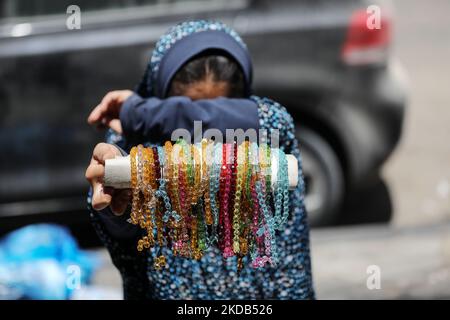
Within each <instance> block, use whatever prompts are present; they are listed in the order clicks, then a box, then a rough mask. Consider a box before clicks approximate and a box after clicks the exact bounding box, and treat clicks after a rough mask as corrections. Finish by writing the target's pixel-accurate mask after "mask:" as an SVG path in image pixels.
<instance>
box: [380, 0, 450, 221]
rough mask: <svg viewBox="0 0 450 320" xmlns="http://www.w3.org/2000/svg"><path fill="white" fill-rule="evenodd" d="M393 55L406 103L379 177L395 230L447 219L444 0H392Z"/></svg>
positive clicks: (448, 73) (449, 22)
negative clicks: (403, 79)
mask: <svg viewBox="0 0 450 320" xmlns="http://www.w3.org/2000/svg"><path fill="white" fill-rule="evenodd" d="M394 4H395V16H394V19H395V20H394V22H395V24H394V28H395V39H394V41H395V42H394V43H395V45H394V56H395V57H396V58H397V59H398V60H399V62H400V63H401V64H402V65H403V67H404V69H405V72H406V75H407V77H408V79H409V80H408V82H409V91H410V101H409V105H408V111H407V114H406V121H405V127H404V132H403V138H402V141H401V143H400V145H399V147H398V149H397V150H396V152H395V153H394V154H393V156H392V157H391V159H390V160H389V161H388V162H387V163H386V165H385V167H384V170H383V177H384V178H385V181H386V182H387V184H388V186H389V188H390V190H391V195H392V200H393V205H394V215H393V220H392V223H393V224H394V225H396V226H419V225H424V224H433V223H439V222H442V221H446V220H448V219H449V218H450V108H449V104H450V87H449V83H450V60H449V59H450V18H449V17H448V14H449V13H450V2H449V1H446V0H434V1H409V0H397V1H394Z"/></svg>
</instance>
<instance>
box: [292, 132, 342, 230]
mask: <svg viewBox="0 0 450 320" xmlns="http://www.w3.org/2000/svg"><path fill="white" fill-rule="evenodd" d="M296 136H297V139H298V141H299V144H300V152H301V156H302V165H303V176H304V179H305V189H306V190H305V191H306V196H305V206H306V210H307V213H308V220H309V224H310V225H311V226H313V227H314V226H325V225H330V224H332V223H334V222H336V221H337V217H338V215H339V209H340V206H341V204H342V201H343V197H344V173H343V170H342V165H341V163H340V161H339V159H338V157H337V155H336V153H335V151H334V150H333V148H332V147H331V146H330V145H329V143H328V142H327V141H326V140H325V139H323V138H322V137H321V136H320V135H319V134H317V133H316V132H314V131H313V130H311V129H309V128H304V127H300V128H298V129H297V130H296Z"/></svg>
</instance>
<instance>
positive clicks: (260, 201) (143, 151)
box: [130, 139, 290, 272]
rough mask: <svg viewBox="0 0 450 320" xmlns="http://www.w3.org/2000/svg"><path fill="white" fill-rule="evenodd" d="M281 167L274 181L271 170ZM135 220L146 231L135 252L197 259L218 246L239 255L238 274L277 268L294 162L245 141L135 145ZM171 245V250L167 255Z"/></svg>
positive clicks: (159, 265)
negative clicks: (247, 267)
mask: <svg viewBox="0 0 450 320" xmlns="http://www.w3.org/2000/svg"><path fill="white" fill-rule="evenodd" d="M274 165H276V166H277V174H276V176H272V166H274ZM130 170H131V172H130V174H131V189H132V201H131V213H130V218H131V219H130V221H131V223H133V224H135V225H138V226H140V227H141V228H142V229H143V236H142V238H141V239H139V240H138V244H137V250H138V251H143V250H151V249H152V248H154V250H151V252H154V254H155V256H154V259H153V261H154V268H155V269H156V270H163V269H166V268H167V267H168V266H167V263H168V262H169V261H170V259H169V260H167V258H166V256H165V255H163V252H164V253H165V254H166V255H167V254H172V255H174V256H179V257H180V258H181V257H182V258H186V259H196V260H199V259H201V258H202V256H203V255H204V254H205V253H206V252H207V250H208V249H209V248H210V247H212V246H214V247H216V248H219V250H220V252H221V255H222V256H223V258H224V259H228V258H231V257H233V256H235V257H236V263H237V270H238V272H240V271H241V269H242V268H243V266H244V261H246V260H244V258H245V257H246V256H249V257H250V259H249V262H250V266H251V267H253V268H263V267H265V266H268V265H269V266H272V267H273V266H276V264H277V262H278V259H279V253H278V250H279V245H278V244H277V233H276V232H277V231H279V230H282V229H283V227H284V226H285V225H286V222H287V220H288V219H289V210H290V207H289V181H288V161H287V158H286V155H285V154H284V152H283V151H282V150H280V149H271V148H270V147H269V146H268V145H267V144H261V145H260V146H258V145H257V144H256V143H254V142H252V143H250V142H248V141H244V142H243V143H241V144H239V145H238V144H237V143H236V142H234V143H225V144H222V143H215V142H213V141H210V140H206V139H203V140H202V141H201V142H200V143H196V144H192V145H190V144H188V143H186V142H185V141H184V140H182V139H179V140H177V141H176V143H174V144H172V143H171V142H169V141H168V142H166V143H165V144H164V146H151V147H147V148H145V147H143V146H142V145H139V146H136V147H134V148H132V149H131V152H130ZM164 248H167V250H164Z"/></svg>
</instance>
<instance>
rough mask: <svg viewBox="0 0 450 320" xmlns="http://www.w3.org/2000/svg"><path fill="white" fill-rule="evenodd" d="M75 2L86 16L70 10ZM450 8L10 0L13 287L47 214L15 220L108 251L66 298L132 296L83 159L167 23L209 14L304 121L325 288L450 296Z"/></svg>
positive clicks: (7, 222) (7, 159)
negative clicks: (103, 116)
mask: <svg viewBox="0 0 450 320" xmlns="http://www.w3.org/2000/svg"><path fill="white" fill-rule="evenodd" d="M73 4H75V5H77V6H78V7H79V8H80V9H81V13H80V17H81V21H80V22H81V24H80V28H79V29H70V28H68V26H67V25H66V21H67V19H68V18H69V17H70V16H71V14H73V12H72V11H69V13H67V8H68V7H69V5H73ZM448 12H450V3H449V2H448V1H446V0H436V1H433V2H432V3H426V2H424V1H408V0H395V1H374V0H372V1H365V0H339V1H326V0H297V1H293V0H290V1H289V0H281V1H269V0H209V1H207V0H101V1H84V0H77V1H75V2H74V1H65V0H63V1H61V0H34V1H22V0H19V1H17V0H16V1H13V0H2V1H0V106H1V109H0V110H1V111H2V112H1V114H0V147H1V148H2V153H1V154H0V164H1V165H0V236H5V235H7V234H8V233H10V232H11V231H16V234H13V235H15V238H14V237H11V235H10V236H9V237H6V238H4V240H3V241H2V242H0V250H3V255H2V252H1V251H0V297H2V292H4V295H3V297H5V298H15V297H19V296H20V294H19V293H17V294H16V295H12V294H11V293H8V290H7V288H8V284H9V283H10V282H11V281H12V280H11V276H10V275H9V274H8V268H7V266H10V264H8V262H7V261H8V257H9V256H8V255H7V254H5V253H6V252H7V251H6V249H5V248H9V249H8V250H12V249H11V247H12V248H14V241H13V240H14V239H17V238H19V239H22V241H23V239H25V240H27V239H28V240H27V241H28V242H30V241H31V240H30V239H34V242H35V243H41V242H40V241H38V240H36V239H40V240H42V239H43V238H39V237H38V236H37V235H39V234H43V235H44V238H45V235H46V234H47V235H48V233H46V232H47V231H46V230H44V229H42V228H40V229H39V228H37V229H27V233H22V234H17V232H18V230H19V231H20V230H22V229H20V228H22V227H24V226H32V225H34V224H39V223H52V224H58V225H61V226H64V228H67V230H68V231H67V233H65V232H63V233H58V234H57V235H54V236H55V237H56V236H57V237H58V238H57V239H60V238H59V237H66V238H64V239H67V241H69V240H68V239H69V238H70V239H72V238H71V237H72V236H73V240H74V243H72V242H70V244H68V245H67V246H68V247H70V248H71V249H72V251H73V252H74V255H75V254H77V253H79V254H87V255H89V257H91V254H93V255H95V259H94V258H92V261H91V260H89V259H87V258H84V260H82V261H84V264H82V265H84V266H86V268H87V270H88V273H89V274H91V273H92V276H90V277H89V279H85V282H86V284H84V283H83V286H82V287H83V289H86V290H84V291H83V290H79V289H77V290H75V289H73V290H69V291H70V292H64V293H60V295H59V296H57V298H70V297H71V298H74V297H75V298H98V299H100V298H118V299H120V298H121V289H120V285H121V284H120V278H119V275H118V273H117V271H116V270H115V269H114V267H113V266H112V264H111V262H110V260H109V256H108V254H107V252H106V250H105V249H103V248H102V247H101V244H100V242H99V241H98V239H97V237H96V235H95V232H94V230H93V229H92V227H91V226H90V224H89V219H88V212H87V210H86V192H87V188H88V186H87V182H86V181H85V179H84V171H85V168H86V166H87V164H88V162H89V159H90V155H91V152H92V149H93V146H94V145H95V144H96V143H97V142H99V141H102V140H104V132H99V131H95V130H94V129H92V128H91V127H89V126H88V125H87V123H86V118H87V116H88V114H89V112H90V111H91V110H92V108H93V107H94V106H95V105H96V104H97V103H98V102H99V101H100V99H101V98H102V97H103V95H104V94H105V93H106V92H107V91H110V90H114V89H124V88H130V89H131V88H133V87H134V86H135V85H136V84H137V83H138V81H139V80H140V77H141V76H142V73H143V71H144V69H145V66H146V63H147V61H148V59H149V56H150V54H151V50H152V49H153V45H154V43H155V41H156V40H157V39H158V37H159V36H160V35H161V34H162V33H163V32H164V31H165V30H167V28H169V27H170V26H172V25H173V24H175V23H177V22H180V21H184V20H187V19H200V18H207V19H218V20H221V21H223V22H225V23H227V24H228V25H230V26H232V27H233V28H235V29H236V30H237V31H238V33H240V34H241V35H242V37H243V38H244V40H245V42H246V43H247V45H248V47H249V50H250V52H251V55H252V58H253V62H254V69H255V78H254V87H255V92H256V94H259V95H263V96H269V97H271V98H273V99H275V100H277V101H280V102H281V103H282V104H284V105H285V106H286V107H287V108H288V110H289V111H290V113H291V114H292V115H293V117H294V119H295V121H296V124H297V133H298V135H297V136H298V139H299V141H300V144H301V151H302V154H303V162H304V163H303V165H304V174H305V179H306V186H307V196H306V205H307V209H308V213H309V218H310V223H311V225H312V227H313V228H312V231H311V234H312V239H311V242H312V244H311V246H312V257H313V272H314V273H313V276H314V279H315V286H316V291H317V297H318V298H319V299H335V298H342V299H358V298H368V299H382V298H386V299H396V298H419V299H420V298H444V299H445V298H450V233H449V231H450V223H449V221H450V144H449V143H448V138H449V137H450V126H449V125H448V123H449V120H450V111H449V109H448V108H447V103H448V102H450V92H449V90H448V89H447V86H448V83H449V81H448V80H449V79H448V75H449V74H450V62H449V61H448V57H449V56H450V55H449V54H450V19H448V17H447V16H446V15H447V13H448ZM64 230H66V229H64ZM50 231H51V230H50ZM50 231H48V232H50ZM52 232H56V231H55V230H53V231H52ZM33 234H34V236H35V237H36V238H33V237H32V235H33ZM19 236H20V237H19ZM52 239H53V238H52ZM49 242H50V241H49V239H44V240H42V243H43V244H44V246H45V245H47V247H46V248H47V249H48V250H47V251H46V252H47V253H48V252H50V253H55V252H57V249H54V248H50V247H49V246H48V244H49ZM64 243H65V242H64ZM77 243H78V245H79V246H80V247H81V248H82V249H83V250H81V249H79V248H78V245H77ZM2 246H3V248H2ZM8 246H11V247H8ZM55 250H56V251H55ZM58 250H60V249H58ZM72 251H71V252H72ZM8 252H9V251H8ZM58 252H59V251H58ZM64 252H67V250H65V251H64ZM50 253H48V256H47V257H50V256H51V254H50ZM17 257H18V256H17V254H16V258H17ZM20 257H23V255H20ZM59 257H60V258H61V255H60V256H59ZM70 257H72V258H73V256H72V255H71V256H70ZM31 258H36V257H35V256H33V257H31ZM86 259H87V260H86ZM19 260H20V259H19ZM62 260H64V259H60V261H62ZM69 260H70V259H69ZM69 260H67V259H66V260H64V261H66V262H67V261H69ZM75 260H76V259H75ZM94 260H95V262H94ZM70 261H74V260H73V259H72V260H70ZM89 261H90V262H89ZM2 264H3V265H2ZM63 267H64V268H63V269H62V270H63V271H61V272H62V273H61V277H60V278H59V279H60V282H61V283H63V285H64V281H65V278H64V276H66V277H67V275H66V274H65V270H66V268H67V263H65V264H63ZM94 269H95V270H97V271H96V272H94V271H93V270H94ZM46 270H50V269H48V268H47V269H46ZM51 270H53V269H51ZM83 270H84V269H83ZM373 270H375V271H376V272H375V274H373ZM23 272H24V273H25V274H27V272H29V270H28V269H24V271H23ZM55 272H56V271H55ZM55 272H54V273H53V274H55ZM374 275H375V276H379V284H380V285H379V286H378V285H375V287H374V286H373V285H371V283H372V282H371V281H372V280H373V279H372V278H371V277H372V276H374ZM24 279H25V280H23V279H15V280H14V281H16V282H20V281H26V277H25V278H24ZM2 281H3V282H2ZM42 281H45V279H43V280H42ZM375 282H376V283H377V281H375ZM87 283H89V284H87ZM66 287H67V284H66ZM89 288H91V289H92V290H90V291H89V290H87V289H89ZM24 290H25V289H24ZM28 290H29V288H28ZM66 291H67V290H66ZM32 297H34V298H47V297H48V296H39V295H37V296H36V295H35V296H32Z"/></svg>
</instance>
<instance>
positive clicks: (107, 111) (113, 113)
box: [87, 90, 133, 134]
mask: <svg viewBox="0 0 450 320" xmlns="http://www.w3.org/2000/svg"><path fill="white" fill-rule="evenodd" d="M132 94H133V91H131V90H116V91H110V92H108V93H107V94H106V95H105V96H104V97H103V99H102V101H101V102H100V104H99V105H98V106H96V107H95V108H94V110H92V112H91V114H90V115H89V117H88V119H87V121H88V123H89V124H90V125H95V126H97V127H98V128H105V127H109V128H111V129H113V130H114V131H116V132H117V133H120V134H122V125H121V124H120V119H119V114H120V109H121V108H122V104H123V102H124V101H125V100H126V99H128V98H129V97H130V96H131V95H132Z"/></svg>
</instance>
